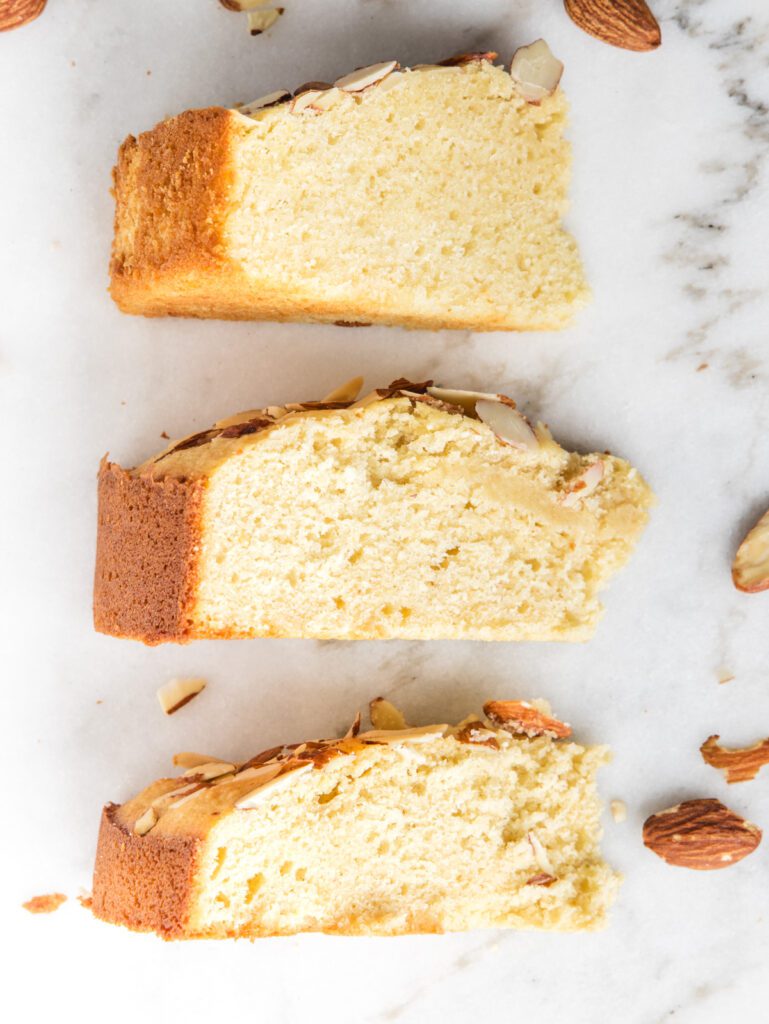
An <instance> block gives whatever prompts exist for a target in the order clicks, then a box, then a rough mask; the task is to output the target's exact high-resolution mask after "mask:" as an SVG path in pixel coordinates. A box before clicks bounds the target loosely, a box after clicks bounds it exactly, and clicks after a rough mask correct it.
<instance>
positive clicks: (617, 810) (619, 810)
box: [609, 800, 627, 824]
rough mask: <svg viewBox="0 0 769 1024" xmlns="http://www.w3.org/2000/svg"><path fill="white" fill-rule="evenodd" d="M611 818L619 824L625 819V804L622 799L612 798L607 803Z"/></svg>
mask: <svg viewBox="0 0 769 1024" xmlns="http://www.w3.org/2000/svg"><path fill="white" fill-rule="evenodd" d="M609 810H610V811H611V816H612V818H613V819H614V820H615V821H616V822H617V824H619V823H620V822H623V821H625V820H626V819H627V805H626V804H625V802H624V800H612V802H611V803H610V804H609Z"/></svg>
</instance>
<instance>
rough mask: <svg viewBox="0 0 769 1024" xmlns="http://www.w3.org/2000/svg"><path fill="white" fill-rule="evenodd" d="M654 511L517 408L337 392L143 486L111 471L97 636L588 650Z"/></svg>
mask: <svg viewBox="0 0 769 1024" xmlns="http://www.w3.org/2000/svg"><path fill="white" fill-rule="evenodd" d="M353 383H354V384H355V388H356V390H357V388H358V387H359V385H360V381H359V380H358V381H356V382H353ZM352 397H353V398H354V397H355V396H354V395H353V396H352ZM651 501H652V496H651V492H650V491H649V489H648V487H647V486H646V484H645V483H644V481H643V480H642V478H641V477H640V475H639V474H638V473H637V472H636V471H635V470H634V469H632V468H631V467H630V466H629V465H628V464H627V463H626V462H624V461H623V460H622V459H619V458H617V457H615V456H610V455H605V454H601V455H584V456H583V455H577V454H574V453H572V454H570V453H568V452H566V451H564V450H563V449H562V448H560V447H559V446H558V445H557V444H556V443H555V441H553V439H552V437H551V436H550V433H549V431H548V430H547V429H546V428H545V427H544V426H542V425H539V426H537V427H536V428H535V427H532V426H531V425H530V424H529V423H528V421H527V420H526V419H525V417H523V416H522V415H521V414H520V412H519V411H518V410H517V409H516V408H515V403H514V402H513V401H512V400H511V399H509V398H506V397H505V396H500V395H497V394H493V393H492V394H482V393H478V392H470V391H457V390H454V389H445V388H436V387H433V386H432V382H430V381H427V382H421V383H413V382H410V381H406V380H399V381H394V382H393V384H392V385H391V386H390V387H388V388H382V389H379V390H378V391H376V392H373V393H372V394H370V395H368V396H366V397H365V398H363V399H360V400H359V401H353V400H352V398H351V397H350V394H349V393H348V391H345V390H344V388H343V389H341V390H340V389H337V391H336V392H334V393H333V394H332V395H331V396H328V399H327V400H326V401H324V402H306V403H289V404H288V405H285V406H280V407H278V406H269V407H267V408H266V409H253V410H249V411H248V412H245V413H242V414H239V415H237V416H232V417H229V418H228V419H226V420H222V421H220V422H219V423H218V424H216V425H215V426H214V427H213V428H211V429H210V430H204V431H201V432H200V433H197V434H193V435H192V436H190V437H188V438H185V439H183V440H182V441H178V442H173V443H172V444H171V445H169V447H168V448H167V449H166V450H165V451H164V452H161V453H160V454H159V455H157V456H155V457H154V458H152V459H149V460H148V461H147V462H146V463H144V464H143V465H142V466H139V467H138V468H137V469H133V470H125V469H122V468H121V467H120V466H117V465H115V464H111V463H108V462H106V461H105V462H104V463H103V465H102V468H101V472H100V474H99V532H98V541H97V558H96V576H95V588H94V621H95V624H96V628H97V629H98V630H99V631H101V632H104V633H109V634H112V635H113V636H121V637H130V638H134V639H139V640H143V641H144V642H145V643H149V644H155V643H161V642H164V641H169V640H170V641H177V642H184V641H187V640H192V639H205V638H217V637H221V638H228V637H259V636H267V637H270V636H274V637H312V638H317V639H377V638H402V639H407V638H408V639H440V638H442V639H451V638H464V639H479V640H572V641H573V640H584V639H587V638H589V637H590V635H591V634H592V632H593V630H594V628H595V626H596V624H597V622H598V619H599V617H600V614H601V606H600V604H599V602H598V597H597V595H598V592H599V591H600V590H601V588H602V587H603V586H604V585H605V583H606V582H607V581H608V579H609V578H610V577H611V575H612V574H613V573H614V572H615V571H616V570H617V569H619V568H620V567H621V566H622V565H623V564H624V562H625V561H626V560H627V558H628V557H629V555H630V552H631V550H632V548H633V545H634V543H635V540H636V538H637V537H638V535H639V534H640V532H641V530H642V529H643V526H644V524H645V522H646V518H647V510H648V507H649V505H650V504H651Z"/></svg>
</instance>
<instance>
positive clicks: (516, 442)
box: [475, 398, 539, 452]
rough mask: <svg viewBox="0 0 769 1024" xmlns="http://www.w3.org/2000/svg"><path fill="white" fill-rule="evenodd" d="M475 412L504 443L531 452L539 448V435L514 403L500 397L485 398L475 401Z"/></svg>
mask: <svg viewBox="0 0 769 1024" xmlns="http://www.w3.org/2000/svg"><path fill="white" fill-rule="evenodd" d="M475 412H476V414H477V416H478V419H480V420H482V421H483V423H485V424H486V426H487V427H489V428H490V429H491V430H493V431H494V433H495V435H496V436H497V438H498V439H499V440H500V441H502V442H503V443H504V444H509V445H510V446H511V447H512V448H520V449H522V450H524V451H530V452H535V451H537V450H538V449H539V441H538V440H537V435H536V434H535V433H534V431H533V430H532V428H531V425H530V423H529V421H528V420H527V419H526V418H525V416H522V415H521V413H519V412H518V410H517V409H515V408H514V407H513V406H512V405H508V404H507V403H506V402H503V401H501V400H499V399H496V400H494V401H489V400H488V399H486V398H483V399H480V400H479V401H477V402H476V403H475Z"/></svg>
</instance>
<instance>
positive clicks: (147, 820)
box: [134, 807, 158, 836]
mask: <svg viewBox="0 0 769 1024" xmlns="http://www.w3.org/2000/svg"><path fill="white" fill-rule="evenodd" d="M157 823H158V816H157V813H156V812H155V808H154V807H148V808H147V810H146V811H145V812H144V814H140V815H139V817H138V818H137V819H136V821H135V822H134V834H135V835H137V836H146V834H147V833H148V832H149V830H150V829H151V828H154V827H155V825H157Z"/></svg>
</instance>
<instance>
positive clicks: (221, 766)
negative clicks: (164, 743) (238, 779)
mask: <svg viewBox="0 0 769 1024" xmlns="http://www.w3.org/2000/svg"><path fill="white" fill-rule="evenodd" d="M234 771H235V765H234V764H229V762H227V761H207V762H205V763H204V764H199V765H195V766H193V767H192V768H188V769H187V770H186V771H185V772H184V775H185V776H187V775H191V776H193V777H195V778H199V779H200V781H201V782H208V781H209V779H218V778H219V776H220V775H229V774H230V772H234Z"/></svg>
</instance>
